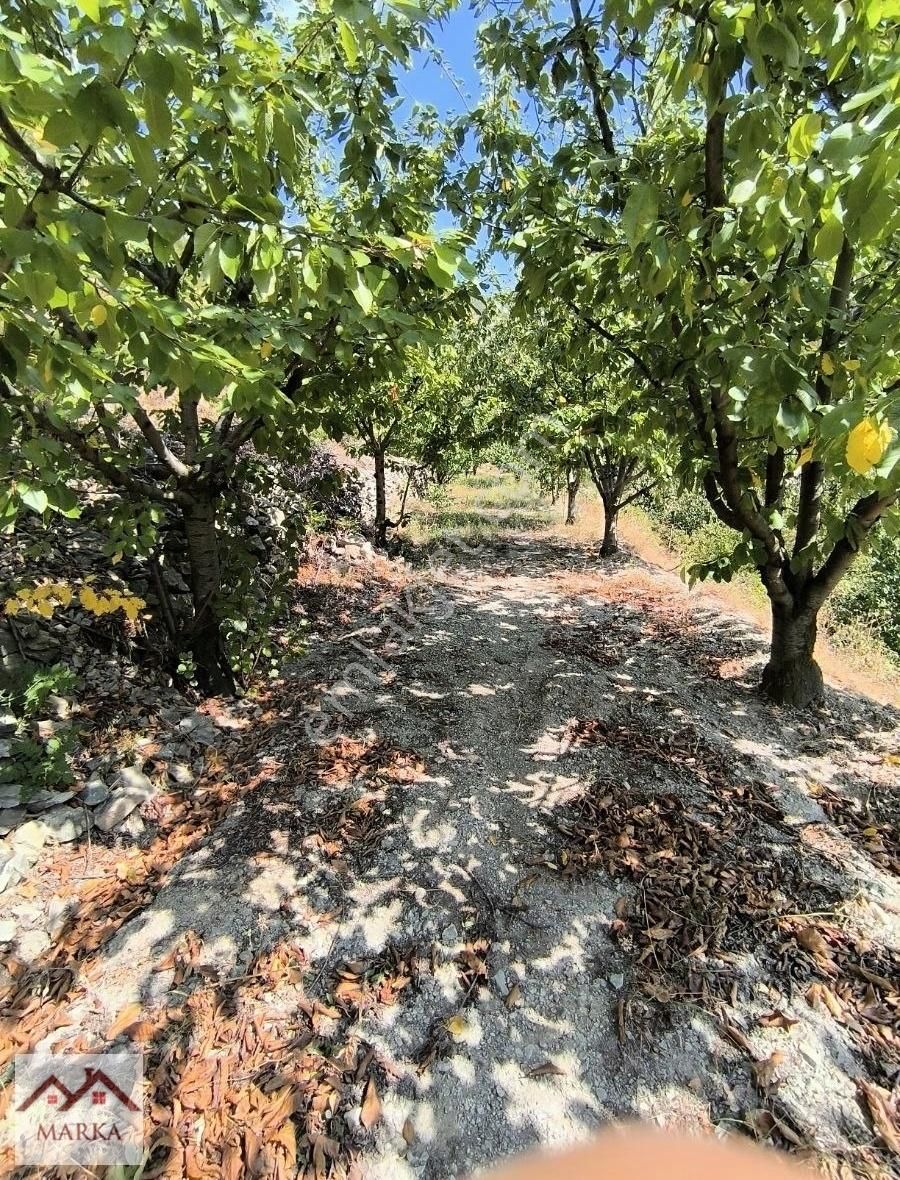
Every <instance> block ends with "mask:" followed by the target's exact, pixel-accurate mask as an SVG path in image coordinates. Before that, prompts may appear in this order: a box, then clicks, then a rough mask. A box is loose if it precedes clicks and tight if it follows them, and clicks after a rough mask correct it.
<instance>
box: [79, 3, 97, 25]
mask: <svg viewBox="0 0 900 1180" xmlns="http://www.w3.org/2000/svg"><path fill="white" fill-rule="evenodd" d="M75 7H76V8H77V9H78V11H79V12H80V13H81V14H82V16H86V17H87V18H88V20H92V21H99V20H100V0H75Z"/></svg>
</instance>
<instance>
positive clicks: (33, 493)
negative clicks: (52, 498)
mask: <svg viewBox="0 0 900 1180" xmlns="http://www.w3.org/2000/svg"><path fill="white" fill-rule="evenodd" d="M16 490H17V491H18V493H19V499H20V500H21V501H22V503H23V504H24V505H25V506H26V507H27V508H30V509H31V511H32V512H36V513H37V514H38V515H39V516H40V515H41V514H42V513H43V512H44V511H46V508H47V504H48V503H49V501H48V500H47V493H46V492H45V491H44V490H43V488H38V487H35V486H34V485H33V484H22V483H20V484H17V485H16Z"/></svg>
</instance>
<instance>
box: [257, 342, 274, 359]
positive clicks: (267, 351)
mask: <svg viewBox="0 0 900 1180" xmlns="http://www.w3.org/2000/svg"><path fill="white" fill-rule="evenodd" d="M259 355H260V356H261V357H262V359H263V360H264V361H267V360H268V359H269V357H270V356H271V355H272V341H271V340H264V341H263V342H262V344H260V346H259Z"/></svg>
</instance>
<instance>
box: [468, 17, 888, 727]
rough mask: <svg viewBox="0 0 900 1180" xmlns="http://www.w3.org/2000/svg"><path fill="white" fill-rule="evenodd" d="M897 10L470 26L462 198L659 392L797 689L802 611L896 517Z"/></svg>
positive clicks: (794, 697)
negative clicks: (476, 94)
mask: <svg viewBox="0 0 900 1180" xmlns="http://www.w3.org/2000/svg"><path fill="white" fill-rule="evenodd" d="M897 16H898V10H897V5H896V3H895V2H894V0H868V2H864V3H860V4H856V5H853V6H850V5H847V4H837V5H835V4H832V3H825V2H824V0H804V2H803V3H801V4H799V5H795V6H793V7H790V8H787V9H786V8H785V7H784V6H781V5H774V4H767V3H759V4H741V3H725V2H722V0H716V2H715V3H713V4H703V5H684V4H671V3H668V2H665V0H607V3H605V4H604V5H603V6H602V7H599V8H595V9H592V10H591V12H590V14H585V13H583V12H582V9H581V7H580V4H579V2H578V0H572V3H571V5H570V8H569V11H568V12H565V13H562V12H561V10H560V9H558V8H557V7H556V6H551V5H549V4H548V3H544V2H543V0H536V2H535V0H527V2H526V3H523V4H522V5H520V6H518V7H517V9H516V10H515V11H514V12H513V13H511V14H508V15H507V14H504V15H503V16H501V17H498V18H497V19H495V20H494V21H493V22H492V23H491V24H490V25H489V26H488V28H487V29H486V30H485V31H484V35H483V38H482V61H483V63H484V65H485V67H486V68H487V69H488V70H490V71H491V73H492V75H493V76H494V77H495V78H498V79H502V84H498V85H496V86H495V88H494V98H493V99H492V101H490V102H488V103H485V104H484V106H483V107H482V109H481V110H480V112H479V113H478V116H477V121H478V125H479V127H480V134H481V141H482V144H483V155H484V167H485V172H486V174H487V175H489V176H490V178H491V183H490V186H487V191H486V192H485V193H484V194H483V195H482V196H481V197H480V198H479V201H478V202H476V207H475V209H474V212H475V215H476V216H478V215H486V214H488V215H489V216H490V217H491V218H492V219H493V220H494V222H495V223H497V221H498V219H499V221H500V224H502V225H503V227H504V230H503V232H504V234H509V245H510V247H511V248H512V249H513V250H514V251H515V253H516V254H517V256H518V258H519V260H520V265H521V278H520V296H521V298H523V299H527V300H530V301H532V302H534V301H539V300H546V299H551V298H552V299H554V300H557V301H559V302H561V303H562V304H564V305H565V306H568V307H570V308H571V309H572V311H573V313H574V314H575V315H577V316H578V317H579V319H580V320H581V321H582V322H583V323H584V324H585V325H586V326H587V327H588V328H590V329H591V331H592V332H593V333H594V335H595V337H596V338H597V339H598V340H602V341H605V342H606V344H607V345H608V346H609V348H610V349H612V350H614V351H616V352H617V353H618V354H619V355H620V356H621V357H622V358H624V359H625V360H626V361H627V362H628V364H629V365H630V367H631V371H632V374H633V377H634V379H635V384H636V386H638V387H639V388H640V389H641V390H642V393H643V395H644V397H645V398H646V400H647V402H648V403H649V404H650V405H652V406H654V407H656V409H657V411H658V412H659V413H660V414H662V415H664V417H665V419H666V421H667V423H668V425H669V429H670V430H672V431H673V432H674V433H675V434H676V435H677V438H678V441H679V446H680V459H679V465H678V473H679V476H680V478H681V480H682V482H683V483H684V484H685V485H689V486H690V485H694V486H698V487H701V488H702V489H703V490H704V492H705V494H706V496H707V498H708V500H709V502H710V504H711V505H712V507H713V509H714V511H715V512H716V514H717V515H718V516H719V518H720V519H721V520H722V521H724V522H725V523H726V524H727V525H729V526H730V527H731V528H733V529H734V530H735V532H736V533H737V534H738V538H737V542H736V546H735V550H734V553H733V555H732V560H731V567H732V568H737V567H740V566H741V565H751V566H754V567H755V568H756V569H758V571H759V573H760V576H761V578H762V580H763V583H764V585H765V587H766V590H767V592H768V594H769V597H770V599H771V602H772V609H773V646H772V654H771V659H770V664H769V667H768V669H767V671H766V674H765V685H766V687H767V689H768V691H769V692H770V694H771V695H772V696H773V697H774V698H776V699H778V700H787V701H793V702H794V703H800V704H802V703H805V702H806V701H807V700H809V699H811V698H813V697H815V696H816V695H817V694H818V692H819V691H820V689H821V674H820V673H819V671H818V669H817V667H816V665H815V663H814V660H813V656H812V651H813V645H814V642H815V623H816V616H817V614H818V611H819V609H820V608H821V606H822V604H823V602H824V601H825V599H826V598H827V597H828V595H829V594H830V593H831V592H832V591H833V589H834V587H835V586H836V584H837V582H838V581H839V579H840V578H841V577H842V576H843V574H844V573H845V572H846V571H847V569H848V568H849V566H850V565H851V563H852V562H853V560H854V559H855V556H856V554H857V553H858V552H859V550H860V548H861V546H862V545H863V543H864V541H865V538H866V536H867V534H868V533H869V532H870V530H871V529H872V528H873V527H875V525H876V524H877V523H878V522H879V521H883V522H884V524H885V526H886V527H891V528H896V519H897V517H896V509H895V506H896V503H897V497H898V481H900V462H898V460H900V443H898V439H897V430H896V427H897V425H898V419H900V396H898V394H900V380H898V377H900V360H898V356H897V343H898V332H900V327H898V325H900V317H898V275H897V265H896V264H897V260H898V257H897V256H898V247H897V242H898V239H897V229H898V224H900V200H898V197H900V183H898V172H900V151H898V142H897V139H898V129H900V109H898V106H897V102H896V99H897V95H898V92H900V56H898V54H897V49H896V23H895V22H896V18H897ZM522 94H525V95H527V96H528V101H529V102H530V103H531V104H532V107H533V110H534V111H536V116H537V117H536V119H534V118H532V119H530V121H529V120H526V119H523V118H522V116H521V114H520V109H521V102H520V101H519V97H520V96H521V95H522ZM530 124H536V130H530V129H529V127H530ZM551 130H552V134H551V133H550V131H551ZM498 178H499V180H498Z"/></svg>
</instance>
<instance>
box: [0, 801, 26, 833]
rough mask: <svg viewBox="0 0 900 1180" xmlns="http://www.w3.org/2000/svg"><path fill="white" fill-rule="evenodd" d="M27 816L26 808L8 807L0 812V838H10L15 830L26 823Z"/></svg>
mask: <svg viewBox="0 0 900 1180" xmlns="http://www.w3.org/2000/svg"><path fill="white" fill-rule="evenodd" d="M27 815H28V812H27V811H26V810H25V808H24V807H6V808H4V810H3V811H0V836H8V835H9V833H10V832H11V831H12V830H13V828H17V827H18V826H19V824H21V823H24V822H25V818H26V816H27Z"/></svg>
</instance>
